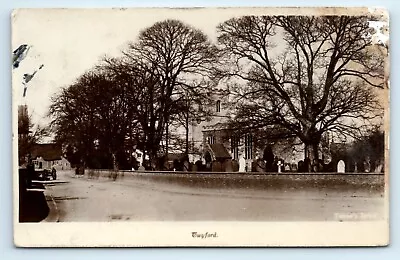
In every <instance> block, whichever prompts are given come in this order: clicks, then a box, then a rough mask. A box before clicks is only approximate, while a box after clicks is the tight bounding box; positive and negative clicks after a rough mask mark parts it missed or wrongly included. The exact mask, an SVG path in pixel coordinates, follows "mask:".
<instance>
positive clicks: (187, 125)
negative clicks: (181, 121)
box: [185, 115, 189, 155]
mask: <svg viewBox="0 0 400 260" xmlns="http://www.w3.org/2000/svg"><path fill="white" fill-rule="evenodd" d="M185 123H186V125H185V126H186V148H185V154H186V155H188V154H189V115H187V116H186V122H185Z"/></svg>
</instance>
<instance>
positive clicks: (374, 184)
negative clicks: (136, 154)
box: [85, 170, 385, 192]
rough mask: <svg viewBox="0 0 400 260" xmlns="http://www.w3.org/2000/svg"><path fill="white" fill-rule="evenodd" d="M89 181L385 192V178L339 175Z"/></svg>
mask: <svg viewBox="0 0 400 260" xmlns="http://www.w3.org/2000/svg"><path fill="white" fill-rule="evenodd" d="M85 177H87V178H89V179H99V178H102V179H104V178H107V179H110V180H114V181H117V180H118V181H122V180H124V179H130V178H135V179H137V180H143V181H152V182H162V183H169V184H177V185H183V186H192V187H200V188H229V187H232V188H246V187H247V188H248V187H251V188H256V189H265V188H278V189H282V188H284V189H293V188H296V189H303V188H304V189H309V188H317V189H337V190H351V189H365V190H370V191H380V192H382V191H384V188H385V175H384V174H372V173H362V174H355V173H349V174H339V173H280V174H277V173H261V174H260V173H226V172H224V173H215V172H201V173H193V172H190V173H184V172H166V171H163V172H149V171H147V172H138V171H118V172H115V171H113V170H86V171H85Z"/></svg>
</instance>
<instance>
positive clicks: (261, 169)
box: [256, 160, 266, 172]
mask: <svg viewBox="0 0 400 260" xmlns="http://www.w3.org/2000/svg"><path fill="white" fill-rule="evenodd" d="M256 171H257V172H265V171H266V170H265V161H264V160H257V168H256Z"/></svg>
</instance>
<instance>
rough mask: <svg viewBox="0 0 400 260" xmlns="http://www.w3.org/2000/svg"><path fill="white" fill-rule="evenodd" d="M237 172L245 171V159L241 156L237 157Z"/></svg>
mask: <svg viewBox="0 0 400 260" xmlns="http://www.w3.org/2000/svg"><path fill="white" fill-rule="evenodd" d="M239 172H246V160H245V159H244V157H243V156H242V157H240V159H239Z"/></svg>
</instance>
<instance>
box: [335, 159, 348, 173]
mask: <svg viewBox="0 0 400 260" xmlns="http://www.w3.org/2000/svg"><path fill="white" fill-rule="evenodd" d="M337 172H338V173H345V172H346V165H345V164H344V161H343V160H340V161H339V162H338V164H337Z"/></svg>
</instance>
